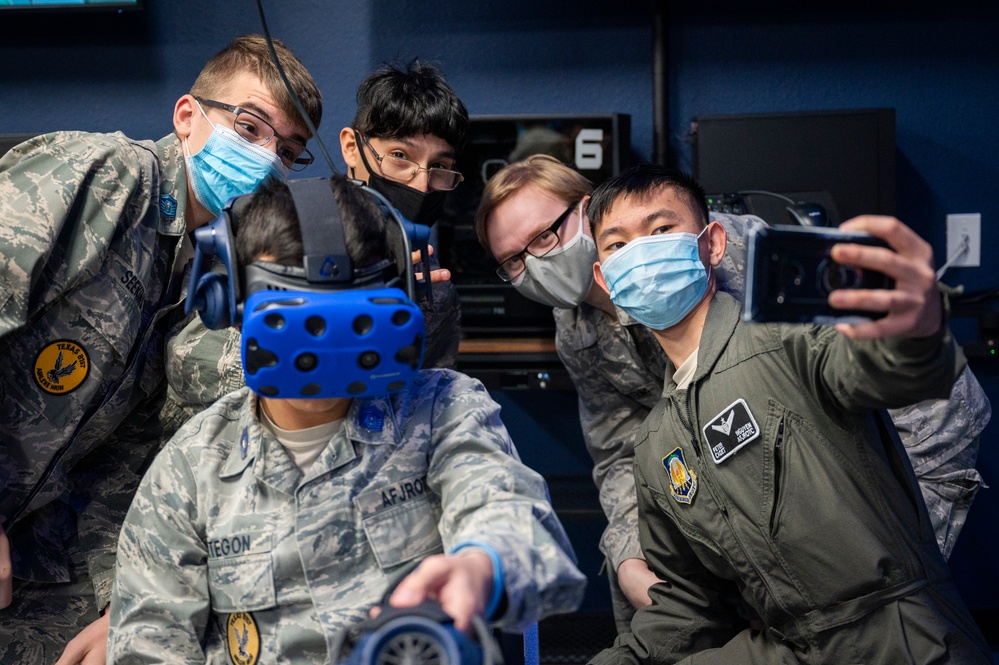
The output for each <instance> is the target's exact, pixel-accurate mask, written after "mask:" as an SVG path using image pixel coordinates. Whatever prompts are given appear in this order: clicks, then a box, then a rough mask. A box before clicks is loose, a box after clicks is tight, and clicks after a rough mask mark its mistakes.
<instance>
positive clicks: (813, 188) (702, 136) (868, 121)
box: [693, 108, 895, 225]
mask: <svg viewBox="0 0 999 665" xmlns="http://www.w3.org/2000/svg"><path fill="white" fill-rule="evenodd" d="M695 122H696V140H695V143H694V169H693V170H694V173H693V175H694V177H695V178H696V179H697V180H698V182H700V184H701V186H702V187H704V190H705V191H706V192H708V193H709V194H712V195H715V196H719V195H730V194H736V193H738V192H740V191H746V190H763V191H769V192H775V193H778V194H784V195H786V196H789V197H790V198H793V199H800V198H802V193H806V196H807V193H816V192H817V193H827V194H828V196H830V197H831V200H832V202H833V203H834V205H830V206H828V207H830V208H832V210H831V215H832V216H833V218H832V219H830V222H831V224H830V225H836V224H839V223H840V222H842V221H844V220H846V219H849V218H850V217H854V216H856V215H860V214H865V213H873V214H882V215H893V214H895V109H891V108H873V109H855V110H833V111H809V112H798V113H764V114H745V115H712V116H699V117H697V118H695ZM812 197H813V198H814V197H815V195H812ZM767 221H768V222H771V223H791V222H789V221H788V220H786V219H776V220H771V219H768V220H767Z"/></svg>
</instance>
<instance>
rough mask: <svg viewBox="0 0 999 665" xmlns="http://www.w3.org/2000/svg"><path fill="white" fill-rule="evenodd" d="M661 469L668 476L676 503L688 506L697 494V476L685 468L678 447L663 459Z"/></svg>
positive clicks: (685, 463) (685, 464)
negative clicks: (664, 470) (662, 468)
mask: <svg viewBox="0 0 999 665" xmlns="http://www.w3.org/2000/svg"><path fill="white" fill-rule="evenodd" d="M663 467H664V468H665V469H666V473H667V475H669V485H670V489H671V490H672V492H673V498H674V499H676V501H677V502H678V503H687V504H689V503H690V502H691V501H693V500H694V495H695V494H697V476H696V475H695V474H694V472H693V471H692V470H691V469H690V467H688V466H687V462H685V461H684V459H683V451H682V450H680V448H679V447H677V448H674V449H673V452H671V453H670V454H669V455H667V456H666V457H664V458H663Z"/></svg>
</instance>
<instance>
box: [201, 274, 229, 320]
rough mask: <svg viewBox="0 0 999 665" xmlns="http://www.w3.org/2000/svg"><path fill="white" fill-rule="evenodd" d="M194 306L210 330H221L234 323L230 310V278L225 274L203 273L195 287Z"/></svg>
mask: <svg viewBox="0 0 999 665" xmlns="http://www.w3.org/2000/svg"><path fill="white" fill-rule="evenodd" d="M193 297H194V308H195V309H196V310H198V312H199V313H200V314H201V320H202V321H204V323H205V327H207V328H209V329H210V330H220V329H222V328H228V327H229V326H230V325H232V313H231V312H230V311H229V280H228V279H226V277H225V275H220V274H219V273H216V272H210V273H208V274H205V275H202V276H201V279H199V280H198V285H197V286H196V287H195V289H194V296H193Z"/></svg>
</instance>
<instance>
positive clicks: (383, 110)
mask: <svg viewBox="0 0 999 665" xmlns="http://www.w3.org/2000/svg"><path fill="white" fill-rule="evenodd" d="M467 136H468V111H467V110H466V109H465V105H464V104H462V102H461V100H460V99H458V97H457V95H455V93H454V90H452V89H451V86H450V85H448V83H447V81H446V80H445V79H444V77H443V75H442V74H441V73H440V71H439V70H438V69H437V68H435V67H433V66H432V65H429V64H423V63H420V62H418V61H413V62H412V63H410V64H409V65H408V66H407V67H406V68H405V69H403V68H400V67H396V66H393V65H386V66H384V67H381V68H379V69H377V70H375V71H374V72H372V73H371V74H369V75H368V76H367V77H366V78H365V79H364V81H362V82H361V85H360V87H359V88H358V91H357V113H356V115H355V117H354V125H353V127H346V128H344V129H343V130H342V131H341V133H340V142H341V149H342V152H343V158H344V160H345V161H346V163H347V167H348V169H349V173H350V176H351V177H352V178H356V179H358V180H361V181H362V182H365V183H367V184H368V185H369V186H371V187H372V189H375V190H377V191H379V192H381V193H382V194H383V195H384V196H385V197H386V198H387V199H388V200H389V201H390V202H391V203H392V205H394V206H395V207H396V208H397V209H398V210H399V211H400V212H401V213H402V215H403V216H404V217H406V218H407V219H409V220H410V221H413V222H416V223H419V224H424V225H426V226H429V225H431V224H433V223H434V222H435V221H437V217H438V216H439V215H440V209H441V206H442V205H443V202H444V197H445V196H447V193H448V192H449V191H450V190H452V189H454V187H456V186H457V185H458V183H459V182H460V181H461V175H460V174H458V173H456V172H454V171H452V170H450V169H452V168H453V166H454V160H455V155H456V153H457V152H458V151H459V150H461V149H462V147H464V145H465V140H466V138H467ZM359 137H364V139H363V140H362V139H361V138H359ZM362 144H363V145H366V146H367V147H366V150H367V154H364V153H363V152H362V151H361V150H360V149H359V145H362ZM374 151H377V153H375V152H374ZM402 160H409V161H407V162H403V161H402ZM399 165H402V168H399ZM369 166H371V167H372V168H369ZM415 258H416V257H414V260H415ZM431 264H432V265H431V269H432V270H431V276H432V280H433V304H431V303H430V302H429V300H428V299H427V298H425V297H420V298H418V299H417V304H418V305H420V308H421V309H422V310H423V313H424V317H425V320H426V323H427V349H426V354H425V355H424V361H423V366H424V367H440V368H446V369H455V368H456V367H457V366H458V339H459V328H460V325H461V316H460V315H461V313H460V309H459V304H458V291H457V290H456V289H455V288H454V287H453V285H452V284H451V282H450V281H449V280H450V273H449V272H448V271H447V270H442V269H439V266H438V264H437V260H436V258H434V257H431ZM415 269H416V270H417V271H422V265H420V264H417V265H416V267H415ZM167 347H168V354H167V376H168V378H169V382H170V390H169V394H168V397H167V404H166V406H165V408H164V425H165V427H166V428H167V431H168V433H169V432H172V431H174V430H176V428H177V427H180V425H181V424H183V423H184V421H186V420H187V419H188V418H190V417H191V416H193V415H194V414H196V413H198V412H199V411H201V410H202V409H204V408H205V407H207V406H208V405H210V404H211V403H212V402H214V401H215V400H216V399H218V398H219V397H221V396H222V395H225V394H226V393H229V392H232V391H233V390H236V389H237V388H239V387H240V386H242V385H243V366H242V364H241V361H240V357H239V348H240V340H239V333H238V332H237V331H235V330H233V329H229V330H222V331H214V330H207V329H206V328H205V327H204V326H203V325H202V324H201V321H200V319H198V318H197V317H194V318H193V320H192V321H191V322H190V323H189V324H188V325H187V326H185V327H184V328H183V329H182V330H180V331H178V332H177V333H176V334H171V337H170V339H169V340H168V342H167Z"/></svg>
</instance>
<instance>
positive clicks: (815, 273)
mask: <svg viewBox="0 0 999 665" xmlns="http://www.w3.org/2000/svg"><path fill="white" fill-rule="evenodd" d="M838 243H853V244H860V245H870V246H875V247H886V248H887V247H888V244H887V243H886V242H884V241H883V240H881V239H879V238H875V237H874V236H870V235H867V234H865V233H858V232H852V233H848V232H844V231H840V230H838V229H827V228H815V227H800V226H762V227H756V228H753V229H751V230H750V232H749V236H748V237H747V243H746V246H747V256H746V295H745V300H744V303H743V312H742V318H743V320H745V321H754V322H767V321H782V322H791V323H816V324H832V323H853V322H860V321H870V320H872V319H877V318H880V317H881V316H884V313H883V312H870V311H863V310H844V309H835V308H833V307H831V306H830V305H829V302H828V300H829V293H830V292H832V291H833V290H835V289H893V288H895V280H893V279H891V278H890V277H888V276H886V275H884V274H882V273H880V272H877V271H874V270H867V269H863V268H859V267H857V266H850V265H844V264H840V263H836V262H835V261H833V260H832V258H831V249H832V246H833V245H836V244H838Z"/></svg>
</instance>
